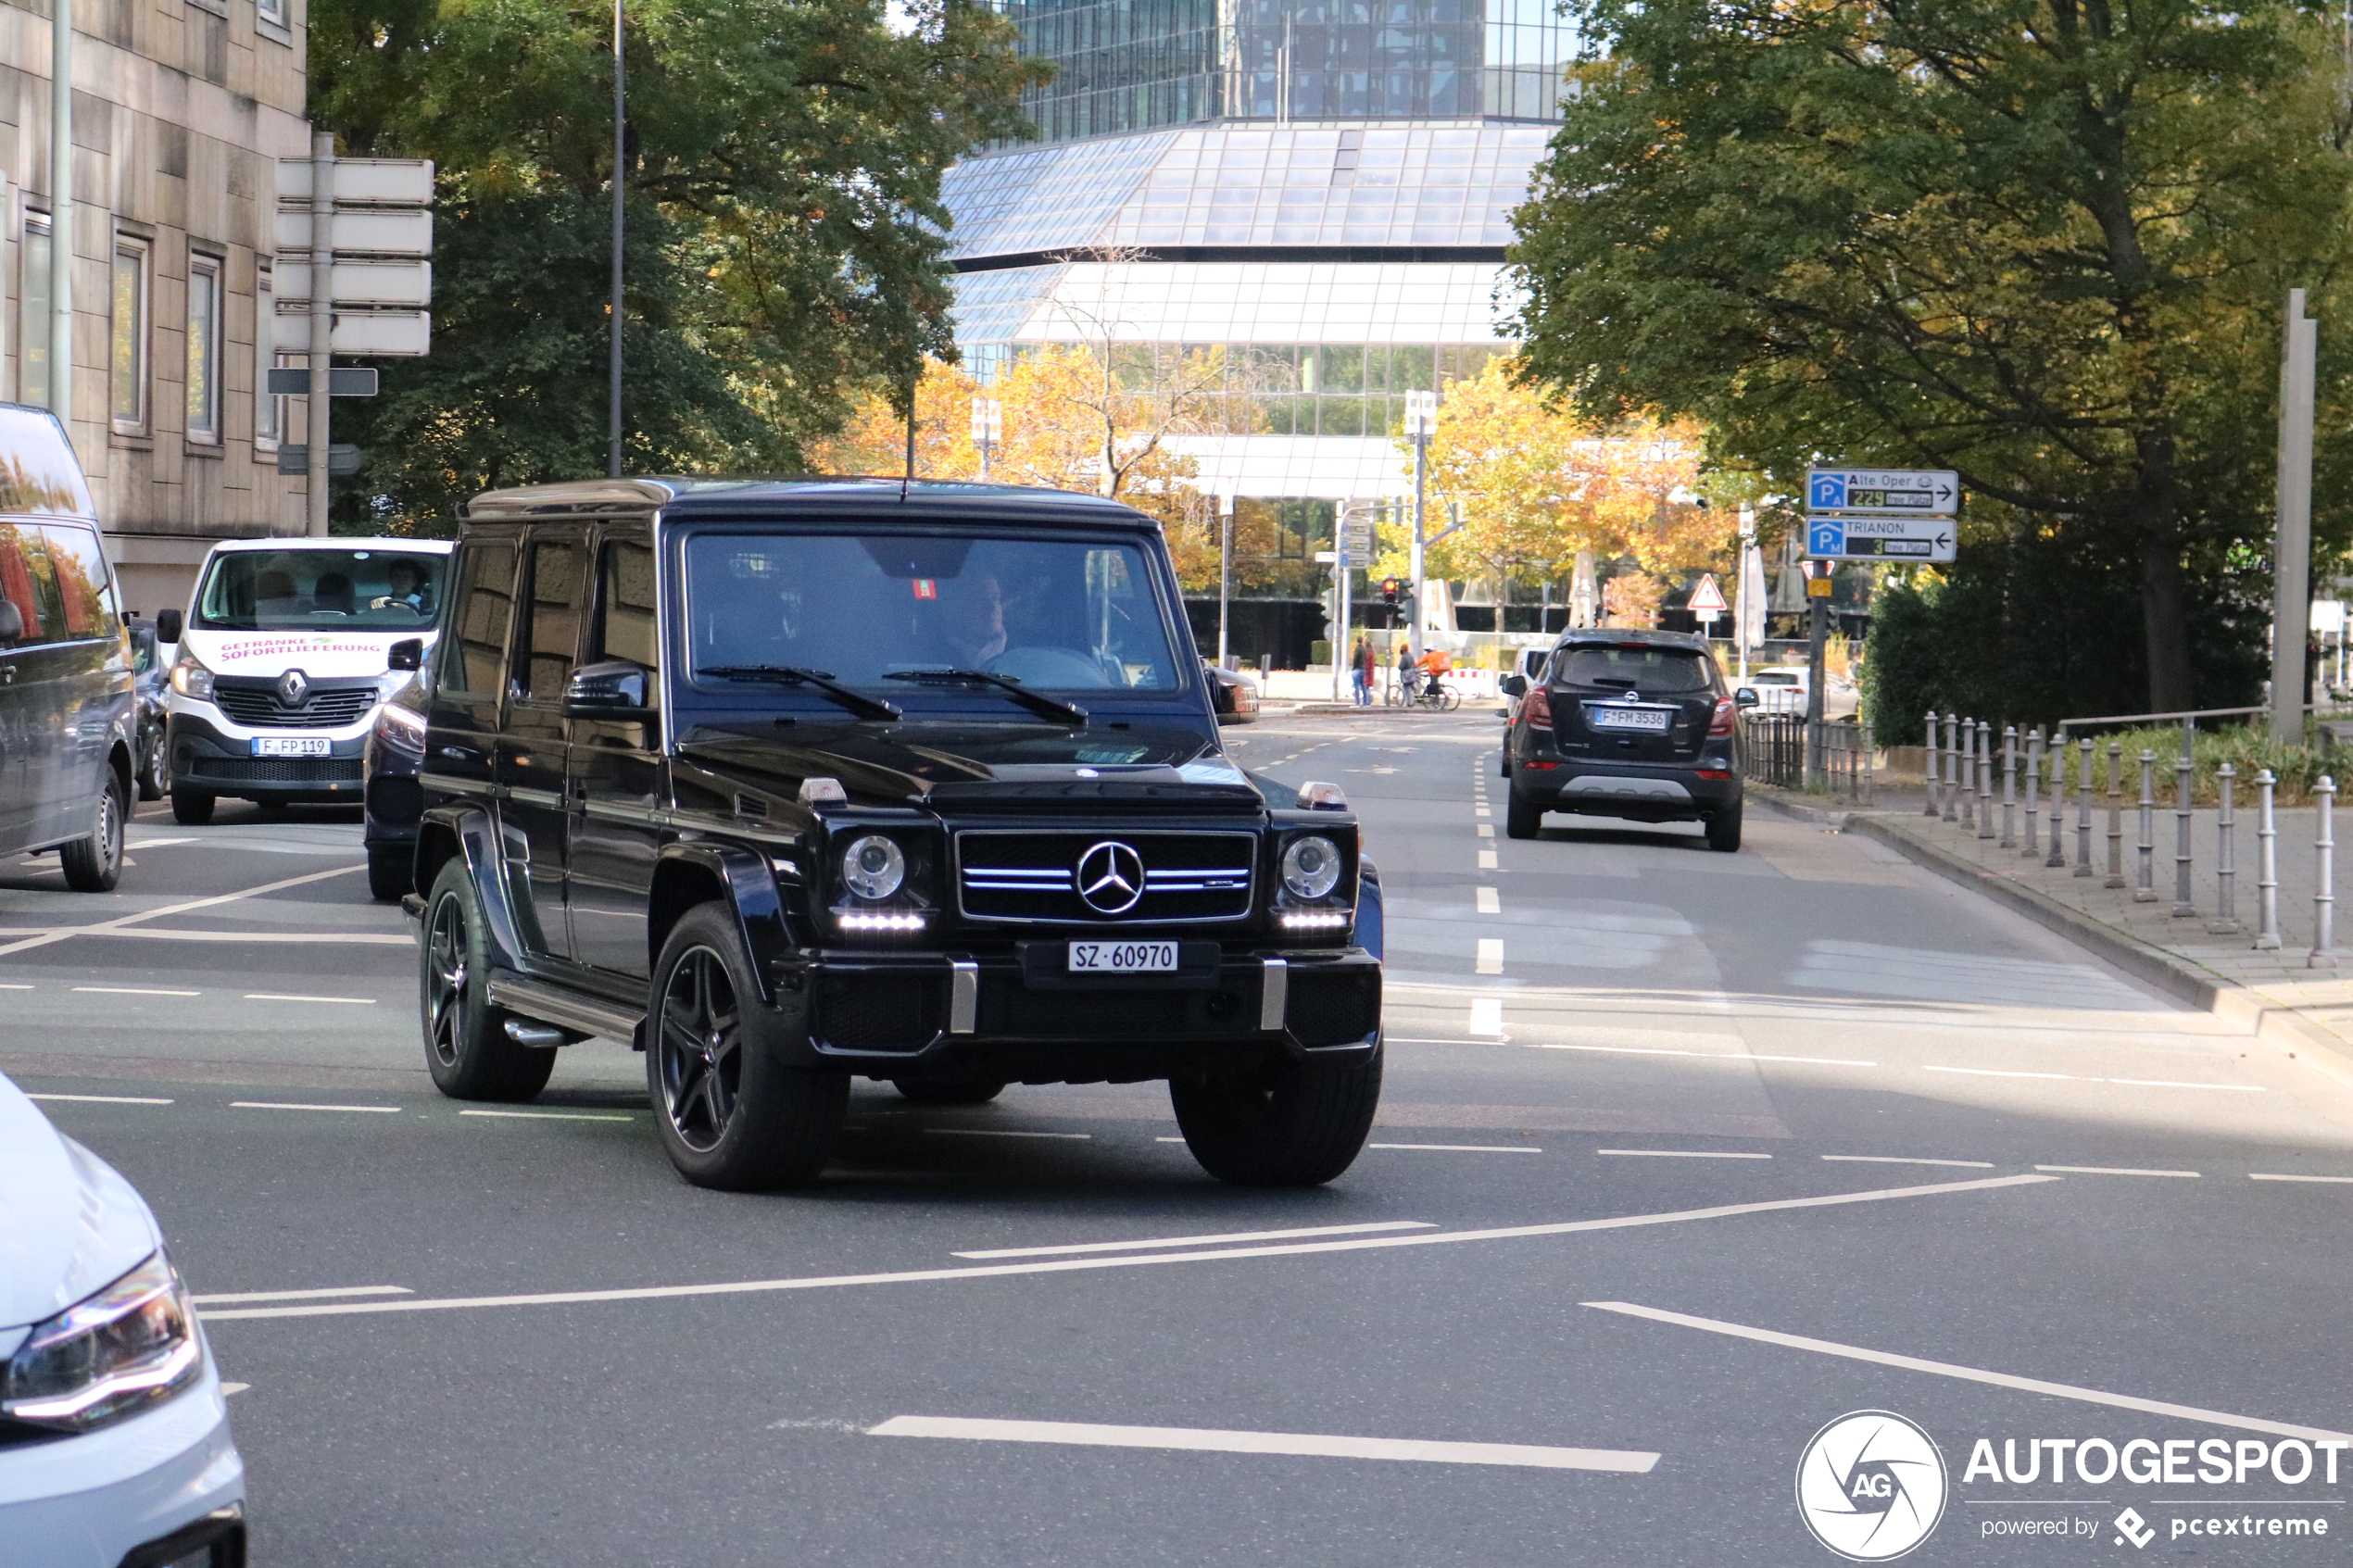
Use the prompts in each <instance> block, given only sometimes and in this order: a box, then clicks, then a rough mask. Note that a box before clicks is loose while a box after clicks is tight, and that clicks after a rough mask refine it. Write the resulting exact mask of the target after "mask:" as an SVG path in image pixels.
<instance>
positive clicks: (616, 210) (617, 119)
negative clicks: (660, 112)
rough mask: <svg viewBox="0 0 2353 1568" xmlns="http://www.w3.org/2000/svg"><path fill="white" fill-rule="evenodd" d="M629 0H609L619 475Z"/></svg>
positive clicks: (615, 471)
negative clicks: (624, 28) (624, 33)
mask: <svg viewBox="0 0 2353 1568" xmlns="http://www.w3.org/2000/svg"><path fill="white" fill-rule="evenodd" d="M627 3H628V0H612V344H611V346H610V350H609V353H608V358H607V362H606V374H607V376H608V377H609V378H610V382H611V385H610V387H609V388H608V389H607V392H606V405H605V426H606V429H605V471H606V472H608V473H609V474H610V475H611V476H612V477H613V478H615V479H619V478H620V477H621V241H622V234H623V226H624V225H623V212H622V200H621V198H622V192H623V185H622V170H623V167H624V160H625V159H626V157H628V127H629V78H628V73H627V70H626V69H625V68H624V64H623V57H622V20H623V6H625V5H626V4H627Z"/></svg>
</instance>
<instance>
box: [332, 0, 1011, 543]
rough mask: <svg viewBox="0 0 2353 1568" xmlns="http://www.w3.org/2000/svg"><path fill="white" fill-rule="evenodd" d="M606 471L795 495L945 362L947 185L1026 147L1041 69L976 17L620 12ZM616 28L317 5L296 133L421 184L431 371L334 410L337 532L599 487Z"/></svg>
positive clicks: (817, 7)
mask: <svg viewBox="0 0 2353 1568" xmlns="http://www.w3.org/2000/svg"><path fill="white" fill-rule="evenodd" d="M627 16H628V33H627V38H626V44H627V49H628V67H629V126H628V131H629V139H628V144H627V159H626V164H627V167H626V169H624V171H623V173H624V176H625V182H626V185H627V187H628V192H629V196H630V211H629V223H630V233H629V245H628V251H627V255H626V257H625V261H626V264H627V295H626V306H627V309H626V316H625V319H624V345H625V347H626V349H627V369H626V376H625V381H624V384H623V407H624V413H625V424H624V431H625V453H624V457H625V462H626V464H627V466H629V467H630V468H632V469H634V470H640V471H644V470H687V471H693V470H712V469H722V468H735V469H744V468H792V467H798V466H799V462H800V458H801V452H802V449H803V447H804V445H806V444H807V443H808V442H809V441H811V440H812V439H813V438H815V437H817V436H819V435H822V434H824V433H826V432H827V431H830V430H831V429H833V428H835V427H836V426H837V424H838V423H839V421H840V420H841V419H842V417H843V416H844V414H845V413H846V412H847V410H848V408H849V405H850V403H851V401H852V399H853V398H854V397H855V395H857V394H858V393H860V392H861V391H862V390H863V389H864V388H865V387H867V386H869V385H871V384H875V383H883V384H891V385H900V384H905V383H908V382H909V381H910V380H911V379H912V376H913V374H914V372H915V369H916V367H918V366H919V365H920V364H921V362H922V360H923V358H924V357H925V355H926V354H929V355H933V356H952V354H953V352H954V345H953V337H952V332H951V329H950V324H949V321H948V315H947V309H948V304H949V292H948V283H947V273H946V269H945V266H944V257H945V254H946V248H947V245H948V241H947V238H946V231H947V228H948V225H949V215H948V213H947V211H946V209H945V208H944V207H942V205H941V203H940V199H939V184H940V176H941V175H942V173H943V172H944V171H945V170H946V169H947V167H948V166H949V165H950V163H951V162H953V161H954V160H955V159H956V158H957V157H962V156H963V155H964V154H965V153H968V152H970V151H971V150H972V149H973V148H975V146H977V145H980V144H984V143H986V142H988V141H990V140H993V139H998V138H1004V137H1013V136H1018V135H1021V134H1024V133H1025V126H1024V123H1023V121H1022V120H1021V118H1020V114H1019V109H1018V99H1019V94H1020V90H1021V88H1022V87H1023V86H1024V85H1025V84H1026V83H1028V82H1034V81H1037V80H1039V68H1038V67H1037V66H1036V65H1034V64H1032V63H1030V62H1026V61H1023V60H1021V59H1019V58H1017V57H1016V56H1014V55H1013V46H1012V44H1013V41H1012V33H1011V31H1010V29H1009V28H1008V27H1007V26H1006V25H1005V23H1004V22H1003V21H1002V20H1001V19H1000V18H999V17H997V16H996V14H995V13H994V12H993V11H991V10H989V9H988V7H987V6H985V5H982V4H979V3H977V0H919V3H918V4H917V5H915V6H912V7H911V8H909V14H908V18H907V20H908V22H909V24H910V25H907V26H905V27H903V28H893V27H891V26H889V25H887V24H886V19H885V15H884V6H883V4H882V0H813V3H794V0H632V3H631V4H630V6H628V10H627ZM611 19H612V8H611V6H610V4H609V3H607V0H598V3H593V4H574V3H570V0H318V3H317V4H315V5H314V6H313V10H312V29H311V34H310V37H311V57H310V63H311V82H312V113H313V117H314V119H316V120H317V122H318V123H320V124H321V126H323V127H325V128H328V129H332V130H333V131H334V132H336V134H337V136H338V138H339V140H340V142H341V144H342V147H343V151H344V152H345V153H346V155H347V156H353V157H430V158H433V159H434V161H435V163H436V164H437V166H438V169H439V173H440V201H439V205H438V208H437V212H436V236H435V237H436V257H435V264H434V284H435V300H434V353H433V355H432V356H431V357H430V358H425V359H422V360H408V361H396V362H393V363H391V364H389V365H387V366H386V367H385V370H386V374H385V376H384V383H385V387H386V393H387V395H385V396H384V398H382V399H379V400H377V401H375V402H374V403H373V404H372V405H371V406H367V407H360V408H355V407H354V406H353V405H351V404H348V403H346V404H343V405H339V406H338V408H337V410H336V413H337V419H338V429H339V432H341V433H346V434H347V438H349V439H353V440H356V441H358V442H359V444H360V445H362V446H363V447H365V448H366V449H367V450H368V451H369V454H370V457H369V463H368V467H367V468H366V469H365V470H363V472H362V473H361V474H360V475H359V478H358V479H357V480H356V481H346V482H345V484H344V485H343V486H340V487H339V489H340V490H341V491H342V494H340V495H339V496H338V503H339V505H338V514H339V520H340V521H344V522H346V524H357V523H363V522H364V523H365V524H368V525H374V524H379V523H382V522H384V521H393V522H396V523H397V522H400V521H404V520H405V521H408V522H409V524H411V525H418V524H426V525H429V524H430V521H431V520H434V519H446V518H447V515H448V508H449V506H450V505H451V504H452V503H453V502H454V501H455V500H456V499H459V498H462V497H463V496H464V495H469V494H472V493H473V492H474V491H477V490H480V489H482V488H484V487H486V486H488V485H491V484H514V483H538V482H544V481H547V480H554V479H562V478H574V477H582V476H587V475H594V474H598V473H601V472H603V471H604V469H605V439H606V435H605V393H606V382H605V354H606V342H607V333H608V321H609V318H608V315H607V299H608V290H609V284H608V275H607V266H608V262H609V251H608V246H609V238H608V224H609V221H610V217H609V214H610V200H611V181H612V178H613V169H612V119H611V116H612V104H611V85H612V52H611V25H612V23H611Z"/></svg>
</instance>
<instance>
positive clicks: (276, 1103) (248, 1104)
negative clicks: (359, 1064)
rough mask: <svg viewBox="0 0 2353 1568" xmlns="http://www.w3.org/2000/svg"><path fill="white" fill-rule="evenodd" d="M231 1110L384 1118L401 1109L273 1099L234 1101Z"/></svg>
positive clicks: (383, 1106) (230, 1104) (387, 1106)
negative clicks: (334, 1112) (367, 1114)
mask: <svg viewBox="0 0 2353 1568" xmlns="http://www.w3.org/2000/svg"><path fill="white" fill-rule="evenodd" d="M229 1109H230V1110H372V1111H375V1112H376V1113H378V1114H379V1115H384V1116H397V1115H399V1114H400V1108H399V1107H398V1106H396V1105H298V1104H292V1103H289V1102H287V1101H284V1100H273V1099H233V1100H231V1101H230V1102H229Z"/></svg>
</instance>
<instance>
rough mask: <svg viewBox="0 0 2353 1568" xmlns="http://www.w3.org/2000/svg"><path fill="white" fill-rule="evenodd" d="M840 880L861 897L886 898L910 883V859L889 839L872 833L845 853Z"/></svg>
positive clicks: (842, 859) (844, 851)
mask: <svg viewBox="0 0 2353 1568" xmlns="http://www.w3.org/2000/svg"><path fill="white" fill-rule="evenodd" d="M841 880H842V881H844V882H846V883H848V884H849V890H850V891H851V892H852V893H855V894H857V895H858V897H861V898H887V897H890V896H891V895H892V894H894V893H896V892H898V891H899V888H900V884H901V883H903V882H905V881H906V880H907V857H906V856H905V854H903V853H902V852H901V851H900V847H899V846H898V845H896V844H894V843H892V842H891V841H890V840H889V839H887V838H885V837H884V836H883V835H882V834H878V833H870V834H867V835H866V836H865V837H863V838H862V839H860V840H858V842H856V843H855V844H852V845H851V846H850V847H849V848H848V849H845V850H843V851H842V856H841Z"/></svg>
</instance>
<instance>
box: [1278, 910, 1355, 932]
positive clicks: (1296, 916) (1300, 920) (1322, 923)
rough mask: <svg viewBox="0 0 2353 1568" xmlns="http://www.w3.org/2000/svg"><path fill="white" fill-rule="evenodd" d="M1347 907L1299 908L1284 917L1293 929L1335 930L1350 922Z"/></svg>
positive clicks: (1284, 922)
mask: <svg viewBox="0 0 2353 1568" xmlns="http://www.w3.org/2000/svg"><path fill="white" fill-rule="evenodd" d="M1348 920H1349V915H1348V911H1347V910H1346V909H1297V910H1293V911H1292V912H1291V913H1290V914H1287V915H1285V916H1284V917H1283V924H1284V925H1285V926H1286V927H1287V928H1289V929H1290V930H1292V931H1334V930H1338V929H1339V928H1340V927H1341V926H1343V925H1346V924H1347V923H1348Z"/></svg>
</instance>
